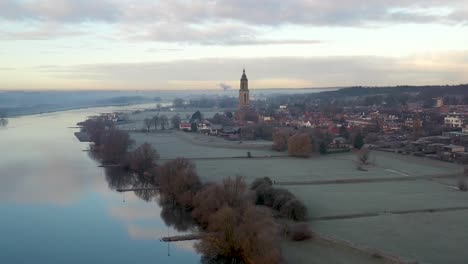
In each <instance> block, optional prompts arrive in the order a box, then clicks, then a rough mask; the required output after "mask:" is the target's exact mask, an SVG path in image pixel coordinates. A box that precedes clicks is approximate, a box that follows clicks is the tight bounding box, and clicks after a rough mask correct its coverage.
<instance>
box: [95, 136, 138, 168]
mask: <svg viewBox="0 0 468 264" xmlns="http://www.w3.org/2000/svg"><path fill="white" fill-rule="evenodd" d="M100 141H101V145H100V146H99V154H100V157H101V158H102V160H103V162H104V163H110V164H119V163H121V162H122V161H123V159H124V158H125V157H126V154H127V150H128V148H129V147H130V146H131V145H132V144H133V141H132V140H131V139H130V135H129V134H128V133H127V132H124V131H121V130H118V129H110V130H106V131H105V132H104V133H103V134H102V135H101V140H100Z"/></svg>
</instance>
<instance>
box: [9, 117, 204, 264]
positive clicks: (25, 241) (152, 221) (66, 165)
mask: <svg viewBox="0 0 468 264" xmlns="http://www.w3.org/2000/svg"><path fill="white" fill-rule="evenodd" d="M114 110H115V108H94V109H81V110H73V111H66V112H58V113H53V114H42V115H33V116H23V117H15V118H12V119H10V120H9V121H10V124H9V126H8V127H7V129H0V149H1V150H2V152H1V153H0V210H1V212H2V214H1V215H2V216H1V217H0V233H1V234H2V236H1V237H0V263H9V264H16V263H48V264H58V263H71V264H75V263H76V264H78V263H98V262H101V263H113V264H120V263H122V264H124V263H131V262H136V263H152V262H154V260H155V259H158V262H160V263H199V257H198V255H197V254H196V253H194V250H193V247H192V244H190V243H177V244H171V247H172V251H173V254H171V256H170V257H167V244H165V243H161V242H159V238H160V237H161V236H166V235H167V234H168V227H167V225H166V224H165V223H164V220H163V219H161V216H160V215H161V212H162V208H160V207H159V206H158V204H157V203H156V202H151V203H147V202H143V201H142V200H145V201H154V200H155V199H157V193H156V192H155V191H149V190H148V191H139V192H137V193H133V192H131V193H126V194H125V200H126V202H125V203H122V200H123V199H122V198H123V197H122V196H123V194H122V193H118V192H116V191H115V190H117V189H118V188H121V187H132V186H139V187H147V186H149V183H148V182H147V181H144V180H142V179H141V178H138V177H135V176H133V175H128V174H124V173H121V174H119V173H117V172H118V170H116V171H113V172H112V173H109V172H107V173H106V171H109V170H112V168H106V169H105V170H104V169H103V168H99V167H98V165H99V164H98V162H96V161H95V160H93V159H90V158H89V155H90V153H89V152H85V151H83V150H85V149H87V148H88V144H87V143H81V142H79V141H78V140H77V139H76V138H75V136H74V135H73V132H74V131H75V130H74V129H70V128H69V127H73V126H75V124H76V123H77V122H79V121H82V120H84V119H86V117H87V116H91V115H96V114H97V113H100V112H109V111H114ZM169 234H170V235H176V234H177V231H176V230H174V229H173V228H169Z"/></svg>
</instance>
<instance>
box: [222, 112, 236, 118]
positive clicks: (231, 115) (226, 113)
mask: <svg viewBox="0 0 468 264" xmlns="http://www.w3.org/2000/svg"><path fill="white" fill-rule="evenodd" d="M224 116H226V117H227V118H234V115H233V114H232V112H231V111H225V112H224Z"/></svg>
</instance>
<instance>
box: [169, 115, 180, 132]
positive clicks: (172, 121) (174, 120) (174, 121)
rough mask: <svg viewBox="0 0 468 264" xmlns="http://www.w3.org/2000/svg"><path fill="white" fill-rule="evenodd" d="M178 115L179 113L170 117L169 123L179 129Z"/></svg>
mask: <svg viewBox="0 0 468 264" xmlns="http://www.w3.org/2000/svg"><path fill="white" fill-rule="evenodd" d="M180 121H181V120H180V116H179V115H175V116H173V117H172V118H171V124H172V127H174V128H175V129H179V125H180Z"/></svg>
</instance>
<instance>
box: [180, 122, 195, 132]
mask: <svg viewBox="0 0 468 264" xmlns="http://www.w3.org/2000/svg"><path fill="white" fill-rule="evenodd" d="M179 129H180V130H183V131H186V132H189V131H192V124H190V122H180V124H179Z"/></svg>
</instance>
